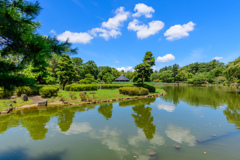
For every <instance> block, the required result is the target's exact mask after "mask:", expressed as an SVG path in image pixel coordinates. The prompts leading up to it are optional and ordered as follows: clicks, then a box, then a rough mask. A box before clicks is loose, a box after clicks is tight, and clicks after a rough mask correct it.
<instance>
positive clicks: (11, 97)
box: [9, 96, 17, 99]
mask: <svg viewBox="0 0 240 160" xmlns="http://www.w3.org/2000/svg"><path fill="white" fill-rule="evenodd" d="M15 98H17V97H16V96H10V97H9V99H15Z"/></svg>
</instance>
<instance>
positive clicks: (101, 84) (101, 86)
mask: <svg viewBox="0 0 240 160" xmlns="http://www.w3.org/2000/svg"><path fill="white" fill-rule="evenodd" d="M102 81H103V80H101V84H100V89H102Z"/></svg>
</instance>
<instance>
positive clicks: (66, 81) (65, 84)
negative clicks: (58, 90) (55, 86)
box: [62, 81, 67, 90]
mask: <svg viewBox="0 0 240 160" xmlns="http://www.w3.org/2000/svg"><path fill="white" fill-rule="evenodd" d="M66 84H67V81H66V82H64V83H63V87H62V90H64V88H65V85H66Z"/></svg>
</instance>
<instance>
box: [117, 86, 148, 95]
mask: <svg viewBox="0 0 240 160" xmlns="http://www.w3.org/2000/svg"><path fill="white" fill-rule="evenodd" d="M119 93H120V94H124V95H129V96H135V95H137V96H140V95H148V93H149V90H148V89H146V88H142V87H122V88H119Z"/></svg>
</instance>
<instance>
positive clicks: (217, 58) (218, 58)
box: [213, 57, 223, 60]
mask: <svg viewBox="0 0 240 160" xmlns="http://www.w3.org/2000/svg"><path fill="white" fill-rule="evenodd" d="M213 59H216V60H220V59H223V57H214V58H213Z"/></svg>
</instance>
